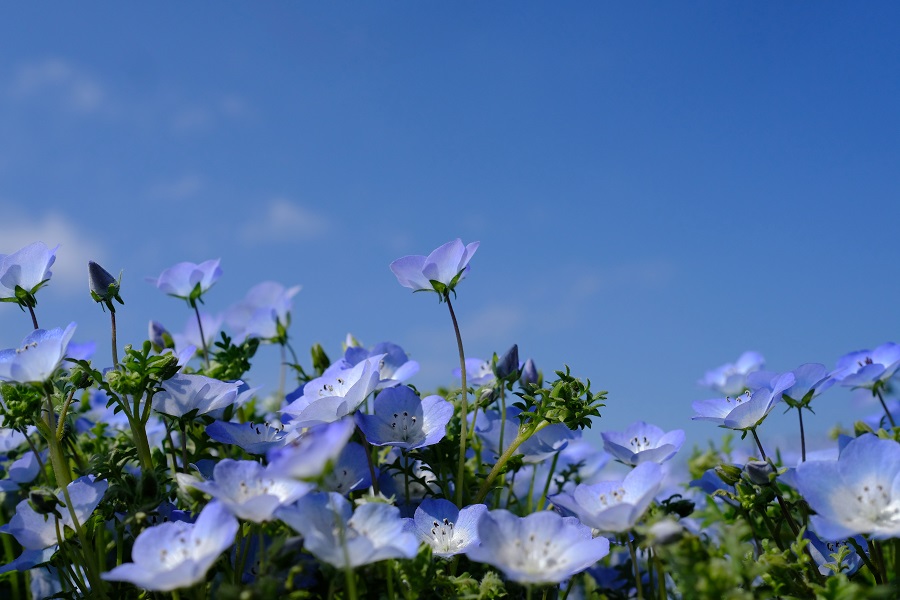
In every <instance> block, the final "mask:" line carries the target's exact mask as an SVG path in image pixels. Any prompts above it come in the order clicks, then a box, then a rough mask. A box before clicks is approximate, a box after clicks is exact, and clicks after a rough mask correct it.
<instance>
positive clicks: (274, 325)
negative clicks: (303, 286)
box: [225, 281, 300, 344]
mask: <svg viewBox="0 0 900 600" xmlns="http://www.w3.org/2000/svg"><path fill="white" fill-rule="evenodd" d="M299 291H300V286H299V285H296V286H294V287H291V288H285V287H284V286H283V285H281V284H280V283H277V282H274V281H264V282H262V283H260V284H258V285H256V286H254V287H253V288H251V289H250V291H249V292H247V295H246V296H245V297H244V299H243V300H242V301H241V302H239V303H237V304H235V305H234V306H232V307H231V308H230V309H228V310H227V311H226V313H225V322H226V323H228V326H229V327H230V328H231V329H232V330H233V332H234V336H233V338H234V341H235V343H238V344H239V343H241V342H242V341H244V340H245V339H247V338H260V339H264V340H272V339H277V338H279V337H280V336H281V335H282V332H281V331H279V326H280V327H281V328H282V329H286V328H287V326H288V324H289V323H290V313H291V310H292V309H293V302H292V298H293V297H294V296H295V295H296V294H297V292H299Z"/></svg>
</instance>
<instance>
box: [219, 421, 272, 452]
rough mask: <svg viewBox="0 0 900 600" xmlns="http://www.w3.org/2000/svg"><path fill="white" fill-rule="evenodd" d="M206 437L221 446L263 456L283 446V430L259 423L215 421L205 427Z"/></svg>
mask: <svg viewBox="0 0 900 600" xmlns="http://www.w3.org/2000/svg"><path fill="white" fill-rule="evenodd" d="M206 435H208V436H209V437H210V438H212V439H214V440H215V441H217V442H220V443H222V444H233V445H235V446H238V447H240V448H242V449H243V450H244V451H245V452H249V453H250V454H265V453H266V452H268V451H269V450H272V449H273V448H280V447H281V446H284V444H285V437H287V432H285V431H284V429H280V428H277V427H272V426H271V425H269V424H259V423H230V422H228V421H216V422H215V423H212V424H211V425H207V427H206Z"/></svg>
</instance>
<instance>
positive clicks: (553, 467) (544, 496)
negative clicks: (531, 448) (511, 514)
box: [537, 452, 559, 510]
mask: <svg viewBox="0 0 900 600" xmlns="http://www.w3.org/2000/svg"><path fill="white" fill-rule="evenodd" d="M558 461H559V452H557V453H556V454H554V455H553V461H551V463H550V473H549V474H548V475H547V481H546V482H545V483H544V491H543V492H542V493H541V499H540V501H539V502H538V505H537V509H538V510H544V504H545V503H546V502H547V493H548V492H549V491H550V482H551V481H553V474H554V473H556V463H557V462H558Z"/></svg>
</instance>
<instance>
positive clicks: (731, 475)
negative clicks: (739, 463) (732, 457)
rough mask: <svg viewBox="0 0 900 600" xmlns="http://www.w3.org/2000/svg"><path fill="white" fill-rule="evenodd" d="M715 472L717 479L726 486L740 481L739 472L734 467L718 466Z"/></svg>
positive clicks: (738, 469)
mask: <svg viewBox="0 0 900 600" xmlns="http://www.w3.org/2000/svg"><path fill="white" fill-rule="evenodd" d="M715 471H716V475H718V476H719V479H721V480H722V481H724V482H725V483H727V484H728V485H734V484H736V483H737V482H738V481H740V479H741V470H740V468H738V467H736V466H734V465H719V466H718V467H716V468H715Z"/></svg>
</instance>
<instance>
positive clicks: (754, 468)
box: [744, 460, 775, 485]
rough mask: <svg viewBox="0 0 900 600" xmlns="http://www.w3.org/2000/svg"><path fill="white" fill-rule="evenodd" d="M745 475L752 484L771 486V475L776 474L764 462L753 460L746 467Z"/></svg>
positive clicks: (770, 466)
mask: <svg viewBox="0 0 900 600" xmlns="http://www.w3.org/2000/svg"><path fill="white" fill-rule="evenodd" d="M744 473H746V474H747V479H749V480H750V483H755V484H756V485H769V484H770V483H772V480H771V475H772V474H773V473H775V469H774V468H773V467H772V465H770V464H769V463H768V462H766V461H764V460H751V461H747V464H746V465H744Z"/></svg>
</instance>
